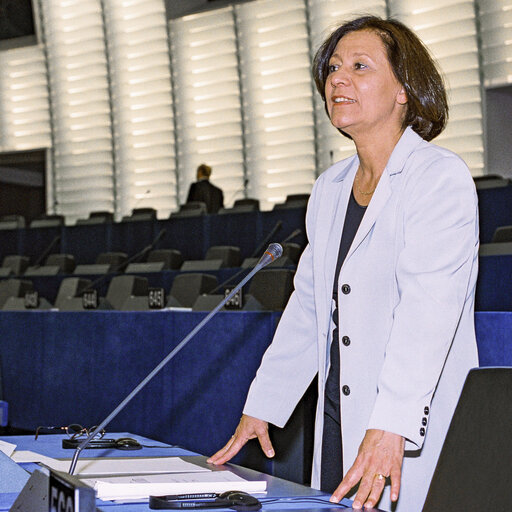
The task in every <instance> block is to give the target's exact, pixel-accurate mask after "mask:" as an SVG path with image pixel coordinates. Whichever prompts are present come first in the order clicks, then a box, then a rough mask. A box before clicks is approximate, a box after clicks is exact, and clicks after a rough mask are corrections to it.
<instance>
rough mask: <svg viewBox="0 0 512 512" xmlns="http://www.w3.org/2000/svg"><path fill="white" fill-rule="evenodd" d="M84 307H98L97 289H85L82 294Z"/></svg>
mask: <svg viewBox="0 0 512 512" xmlns="http://www.w3.org/2000/svg"><path fill="white" fill-rule="evenodd" d="M82 307H83V308H84V309H98V290H87V291H86V292H84V293H83V294H82Z"/></svg>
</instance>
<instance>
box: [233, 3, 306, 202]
mask: <svg viewBox="0 0 512 512" xmlns="http://www.w3.org/2000/svg"><path fill="white" fill-rule="evenodd" d="M236 16H237V22H238V33H239V38H240V67H241V73H242V74H241V80H242V89H243V95H244V118H245V138H246V143H247V170H248V178H249V185H248V194H249V196H250V197H257V198H258V199H259V200H260V204H261V206H262V207H263V208H266V209H268V208H271V207H272V206H273V205H274V204H275V203H278V202H283V201H284V200H285V199H286V196H287V195H288V194H293V193H301V192H303V193H308V192H310V190H311V187H312V185H313V182H314V178H315V140H314V122H313V98H312V90H311V78H310V73H309V66H310V59H309V46H308V32H307V16H306V5H305V2H304V1H303V0H281V1H279V2H275V1H273V0H259V1H256V2H250V3H246V4H241V5H238V6H236Z"/></svg>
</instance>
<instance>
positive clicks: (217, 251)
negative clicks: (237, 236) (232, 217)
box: [181, 245, 242, 272]
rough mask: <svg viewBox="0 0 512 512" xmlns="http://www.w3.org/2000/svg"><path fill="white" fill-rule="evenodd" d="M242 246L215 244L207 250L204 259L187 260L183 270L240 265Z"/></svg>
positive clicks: (203, 269)
mask: <svg viewBox="0 0 512 512" xmlns="http://www.w3.org/2000/svg"><path fill="white" fill-rule="evenodd" d="M241 260H242V258H241V251H240V247H234V246H231V245H214V246H212V247H210V248H209V249H208V250H207V251H206V255H205V257H204V259H203V260H186V261H184V262H183V265H182V266H181V270H187V271H194V272H197V271H205V270H219V269H220V268H233V267H239V266H240V264H241Z"/></svg>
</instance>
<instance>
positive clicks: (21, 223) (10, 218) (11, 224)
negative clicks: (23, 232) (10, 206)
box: [0, 215, 25, 230]
mask: <svg viewBox="0 0 512 512" xmlns="http://www.w3.org/2000/svg"><path fill="white" fill-rule="evenodd" d="M24 227H25V217H23V216H22V215H2V216H1V217H0V230H5V229H19V228H24Z"/></svg>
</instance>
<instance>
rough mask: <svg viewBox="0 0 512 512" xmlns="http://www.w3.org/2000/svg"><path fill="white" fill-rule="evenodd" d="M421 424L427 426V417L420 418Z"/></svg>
mask: <svg viewBox="0 0 512 512" xmlns="http://www.w3.org/2000/svg"><path fill="white" fill-rule="evenodd" d="M421 424H422V425H423V426H424V427H426V426H427V418H423V419H422V420H421Z"/></svg>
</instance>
